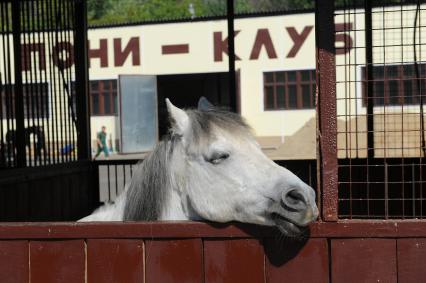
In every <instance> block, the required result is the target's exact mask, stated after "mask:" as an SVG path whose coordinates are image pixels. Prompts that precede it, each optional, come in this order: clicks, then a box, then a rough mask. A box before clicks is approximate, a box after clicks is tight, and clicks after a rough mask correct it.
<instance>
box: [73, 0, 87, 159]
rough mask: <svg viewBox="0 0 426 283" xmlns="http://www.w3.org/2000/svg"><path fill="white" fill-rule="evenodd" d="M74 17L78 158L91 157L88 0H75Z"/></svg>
mask: <svg viewBox="0 0 426 283" xmlns="http://www.w3.org/2000/svg"><path fill="white" fill-rule="evenodd" d="M74 5H75V10H74V13H75V15H83V16H82V17H78V18H79V20H77V17H74V20H75V21H74V26H75V32H74V56H75V59H76V60H75V93H76V97H75V99H76V105H77V113H76V114H77V117H78V119H77V148H78V159H79V160H85V159H90V117H89V108H88V105H89V96H88V85H87V82H88V72H87V70H88V66H87V17H86V1H81V0H80V1H75V3H74Z"/></svg>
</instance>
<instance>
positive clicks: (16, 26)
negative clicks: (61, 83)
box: [12, 1, 27, 167]
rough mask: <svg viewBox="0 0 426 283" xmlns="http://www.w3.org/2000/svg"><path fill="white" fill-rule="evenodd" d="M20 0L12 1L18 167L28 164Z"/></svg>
mask: <svg viewBox="0 0 426 283" xmlns="http://www.w3.org/2000/svg"><path fill="white" fill-rule="evenodd" d="M20 4H21V2H20V1H13V2H12V30H13V32H12V33H13V52H14V53H13V54H14V65H15V68H14V69H15V82H14V90H15V91H14V96H15V118H16V131H15V133H16V139H15V140H16V149H17V153H16V159H17V162H16V165H17V167H26V166H27V157H26V149H25V121H24V120H25V119H24V115H25V114H24V113H25V112H24V96H23V89H22V60H21V50H22V49H21V15H20V9H21V7H20Z"/></svg>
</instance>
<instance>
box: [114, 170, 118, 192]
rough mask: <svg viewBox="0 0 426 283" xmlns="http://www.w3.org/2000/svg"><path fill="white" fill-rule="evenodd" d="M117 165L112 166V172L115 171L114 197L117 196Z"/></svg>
mask: <svg viewBox="0 0 426 283" xmlns="http://www.w3.org/2000/svg"><path fill="white" fill-rule="evenodd" d="M117 167H118V164H115V165H114V170H115V196H116V197H117V195H118V170H117Z"/></svg>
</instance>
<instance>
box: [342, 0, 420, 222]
mask: <svg viewBox="0 0 426 283" xmlns="http://www.w3.org/2000/svg"><path fill="white" fill-rule="evenodd" d="M343 2H344V4H343V6H342V7H338V8H336V9H335V15H334V20H335V24H336V25H335V26H336V30H335V36H336V97H337V154H338V158H339V160H338V163H339V165H338V176H339V177H338V194H339V217H340V218H379V219H391V218H396V219H404V218H423V217H424V216H425V215H426V201H425V200H426V199H425V197H426V184H425V180H426V176H425V169H426V168H424V164H425V160H424V157H425V154H426V148H425V133H424V125H425V122H424V109H423V108H424V106H423V105H424V102H425V101H424V99H425V98H424V96H425V94H426V20H425V19H426V11H425V10H426V1H402V0H401V1H391V2H392V3H393V4H386V5H384V3H385V2H386V3H389V1H370V0H365V1H356V0H353V1H349V0H348V1H343Z"/></svg>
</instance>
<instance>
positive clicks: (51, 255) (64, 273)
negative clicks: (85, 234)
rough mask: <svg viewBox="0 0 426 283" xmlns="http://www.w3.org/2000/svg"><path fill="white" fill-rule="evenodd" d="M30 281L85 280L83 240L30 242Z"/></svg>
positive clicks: (74, 281)
mask: <svg viewBox="0 0 426 283" xmlns="http://www.w3.org/2000/svg"><path fill="white" fill-rule="evenodd" d="M30 280H31V283H38V282H40V283H50V282H58V283H59V282H61V283H62V282H73V283H80V282H82V283H83V282H85V244H84V241H83V240H66V241H32V242H30Z"/></svg>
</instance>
